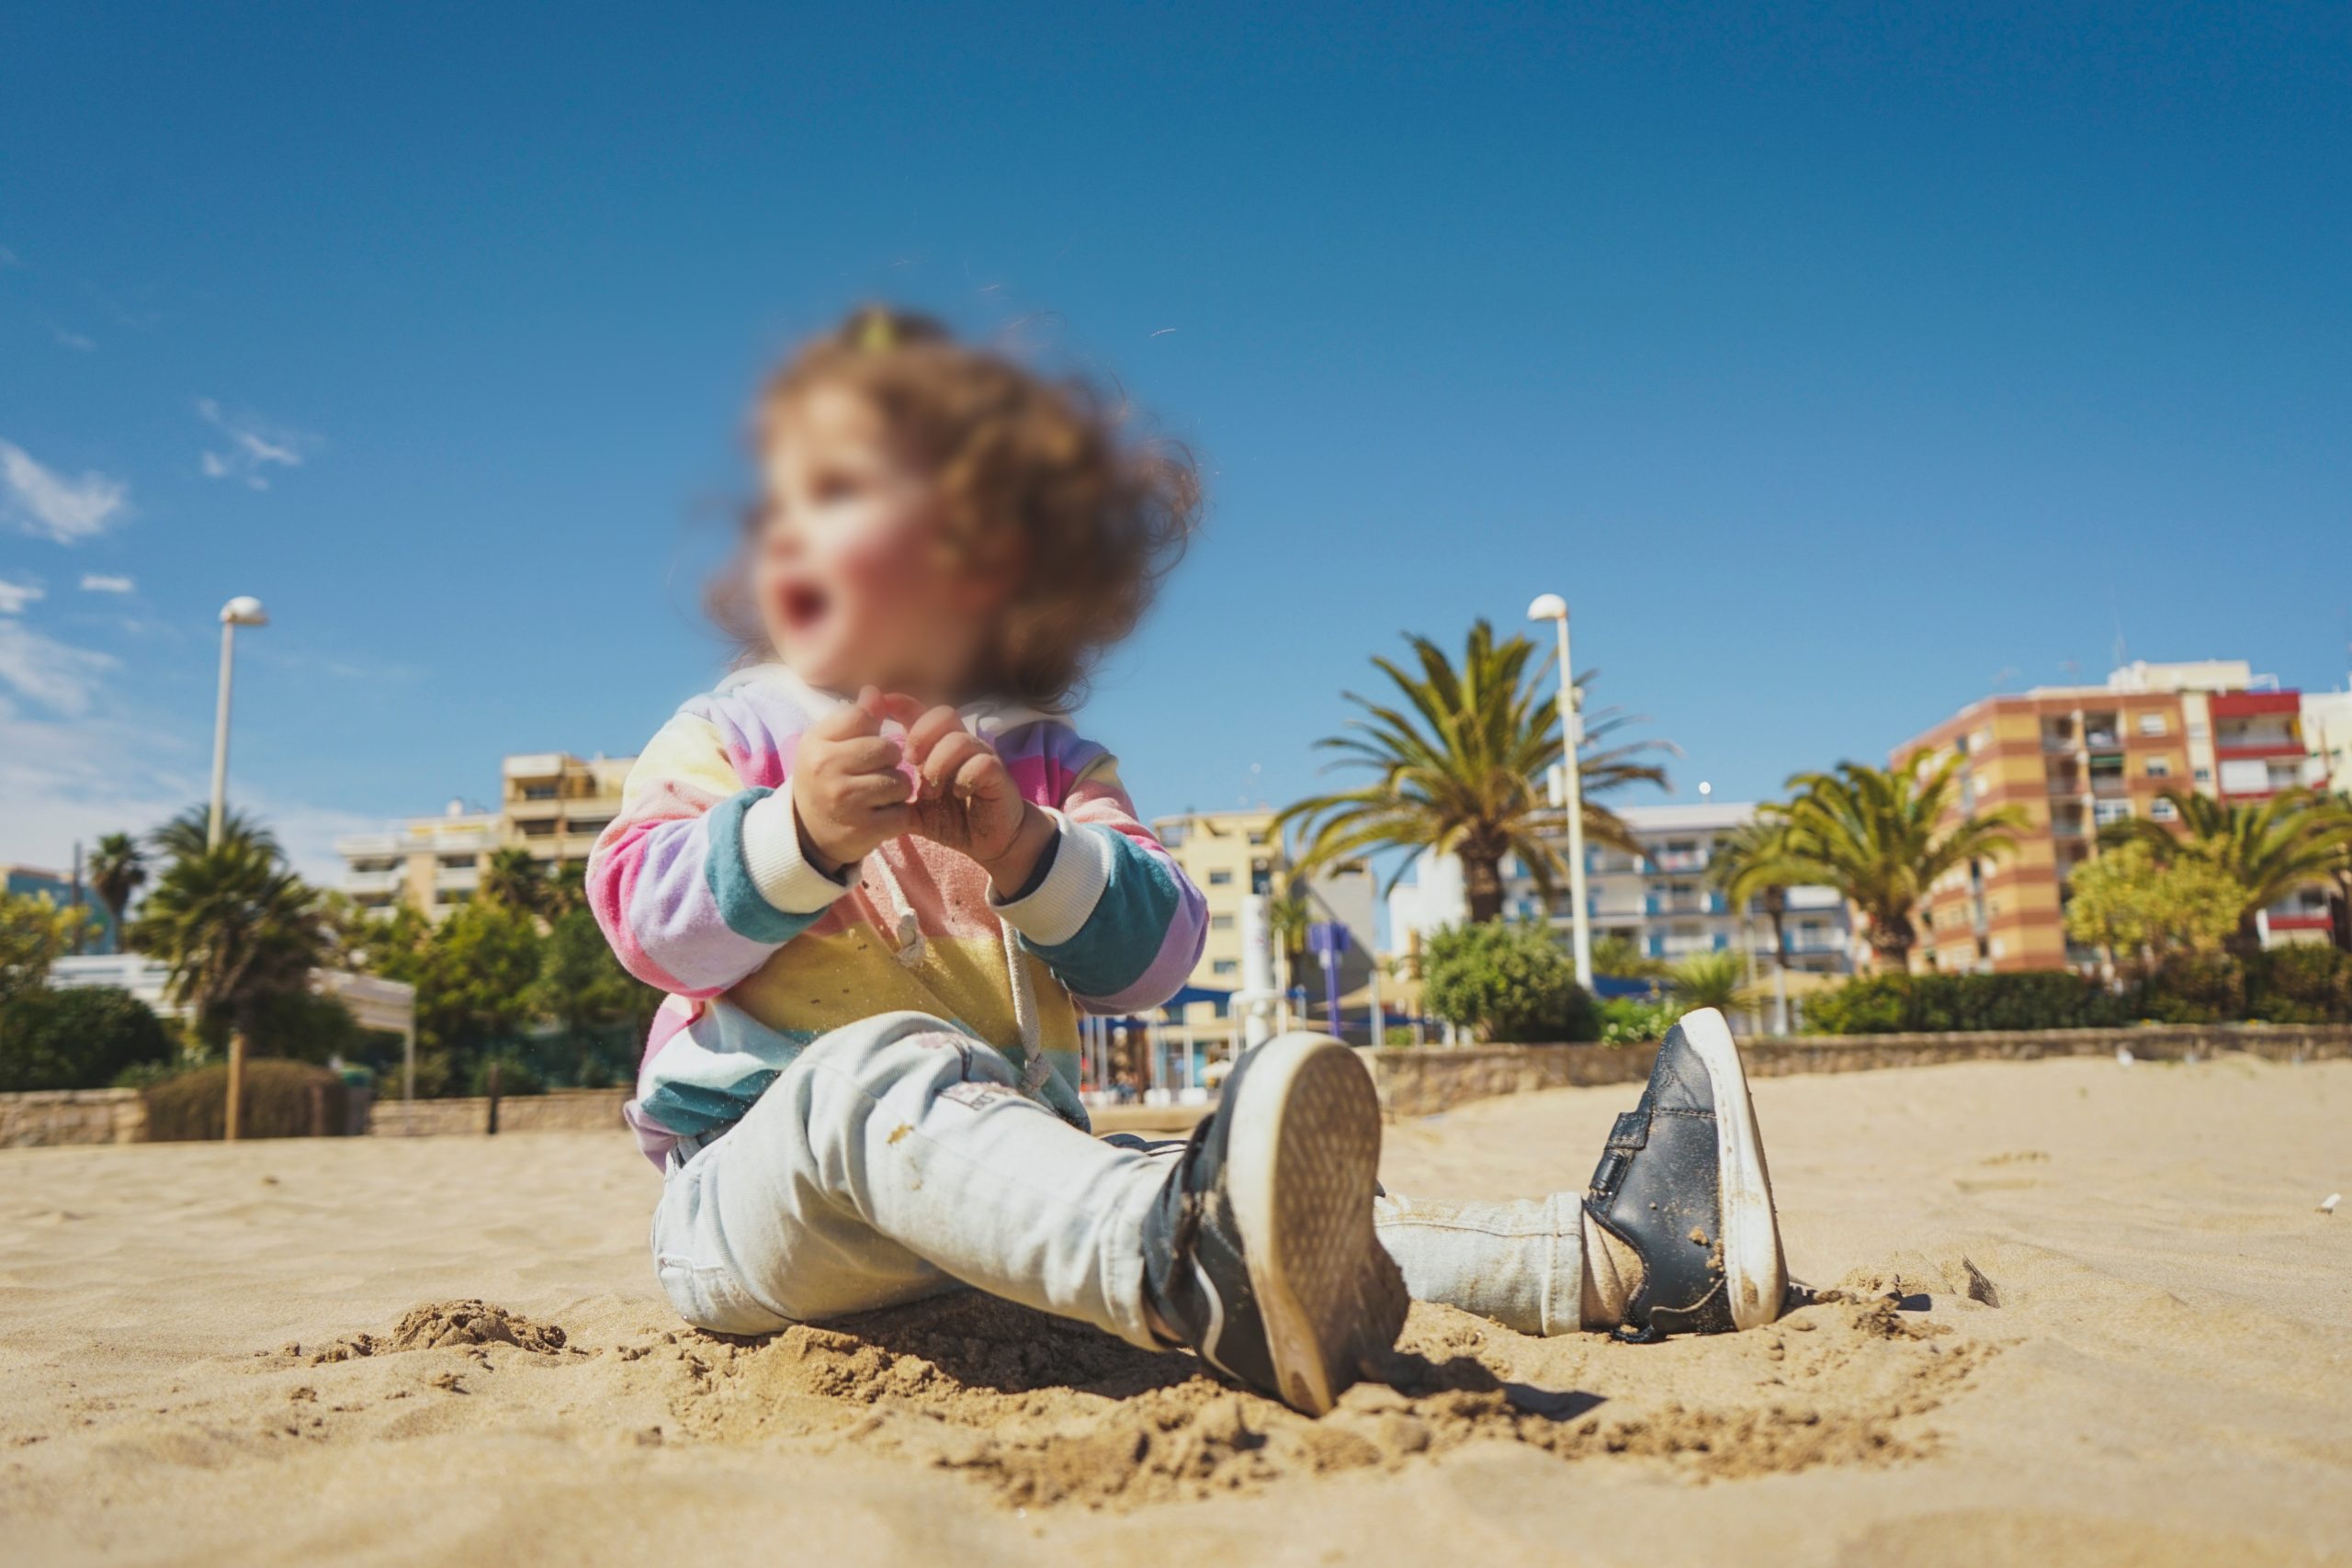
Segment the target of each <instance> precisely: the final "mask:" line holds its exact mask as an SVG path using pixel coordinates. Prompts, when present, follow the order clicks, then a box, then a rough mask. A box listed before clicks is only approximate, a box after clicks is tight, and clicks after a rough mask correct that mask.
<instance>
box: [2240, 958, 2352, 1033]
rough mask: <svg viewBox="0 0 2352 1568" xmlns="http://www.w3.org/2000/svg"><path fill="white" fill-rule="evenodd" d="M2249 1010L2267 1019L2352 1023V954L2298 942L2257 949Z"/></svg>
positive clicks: (2249, 968) (2249, 970)
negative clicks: (2264, 949) (2291, 944)
mask: <svg viewBox="0 0 2352 1568" xmlns="http://www.w3.org/2000/svg"><path fill="white" fill-rule="evenodd" d="M2246 1014H2247V1016H2248V1017H2250V1018H2258V1019H2261V1020H2263V1021H2265V1022H2267V1023H2352V953H2346V952H2343V951H2342V950H2340V949H2338V948H2335V947H2325V946H2322V945H2320V944H2319V943H2316V942H2298V943H2297V944H2296V945H2294V946H2292V947H2278V948H2273V949H2271V950H2270V951H2269V952H2267V953H2256V954H2255V956H2254V957H2253V959H2252V960H2251V961H2250V962H2249V963H2248V964H2247V965H2246Z"/></svg>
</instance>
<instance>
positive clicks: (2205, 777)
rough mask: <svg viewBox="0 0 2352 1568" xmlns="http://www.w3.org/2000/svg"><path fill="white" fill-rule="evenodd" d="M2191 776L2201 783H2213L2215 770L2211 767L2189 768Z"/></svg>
mask: <svg viewBox="0 0 2352 1568" xmlns="http://www.w3.org/2000/svg"><path fill="white" fill-rule="evenodd" d="M2189 776H2190V777H2192V778H2194V779H2195V780H2196V781H2197V782H2198V783H2199V784H2211V783H2212V782H2213V770H2212V769H2211V768H2193V769H2191V770H2189Z"/></svg>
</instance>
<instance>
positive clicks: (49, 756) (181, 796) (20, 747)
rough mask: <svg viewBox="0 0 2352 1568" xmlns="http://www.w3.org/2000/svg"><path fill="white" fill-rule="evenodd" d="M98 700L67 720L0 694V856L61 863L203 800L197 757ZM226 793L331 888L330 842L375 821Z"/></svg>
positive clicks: (336, 865) (336, 860)
mask: <svg viewBox="0 0 2352 1568" xmlns="http://www.w3.org/2000/svg"><path fill="white" fill-rule="evenodd" d="M109 705H110V704H107V702H106V700H105V699H104V698H103V697H101V699H100V706H99V708H98V709H97V710H94V711H93V712H92V713H90V714H87V715H82V716H74V717H71V718H62V719H60V718H46V717H41V716H36V715H34V714H32V713H30V712H28V711H27V710H26V709H25V708H24V707H23V706H22V705H18V704H16V703H12V702H11V701H10V699H9V697H8V695H7V694H6V692H5V691H0V800H5V801H6V802H7V803H8V809H7V810H6V811H0V861H21V862H23V863H27V864H30V865H55V866H63V865H66V864H69V863H71V862H72V860H73V858H74V844H76V843H77V842H78V843H85V844H86V843H89V842H91V841H93V840H96V839H97V838H98V837H99V836H100V835H101V834H105V833H143V832H145V831H147V830H148V829H151V828H157V827H161V826H162V825H163V824H164V822H166V821H167V820H169V819H170V818H173V817H175V816H176V815H178V814H179V813H180V812H182V811H185V810H187V808H188V807H190V806H192V805H195V804H197V803H198V802H200V801H202V800H203V798H204V793H205V778H204V773H203V769H202V763H203V758H202V756H201V755H200V754H199V753H198V750H193V749H191V748H190V747H189V746H187V745H185V744H182V745H175V744H174V743H173V741H172V740H171V739H170V738H169V737H166V736H159V735H158V734H157V733H156V732H155V730H154V728H153V726H151V725H145V724H136V723H132V722H130V720H128V719H127V718H125V717H122V716H118V715H115V714H112V713H108V712H106V711H103V710H104V708H105V707H107V706H109ZM230 792H231V798H232V799H233V800H234V801H235V802H236V804H237V805H238V807H240V808H241V809H244V810H248V811H251V812H253V813H254V815H256V816H258V817H259V818H261V819H262V820H263V821H265V822H267V823H268V824H269V826H270V829H271V830H272V831H273V832H275V833H276V834H277V841H278V842H279V843H280V844H282V845H283V846H285V849H286V854H287V858H288V860H290V861H292V862H293V863H294V868H295V869H296V870H297V871H300V873H301V874H303V875H304V876H307V877H309V878H310V879H311V881H313V882H316V883H320V884H322V885H323V886H332V885H333V884H334V881H335V879H336V878H337V877H338V876H339V875H340V874H341V872H342V864H343V863H342V860H341V858H340V857H339V856H337V855H336V854H335V852H334V840H335V839H336V838H337V837H338V836H340V835H342V834H345V833H361V832H372V831H376V830H378V829H381V828H382V827H383V825H384V824H383V821H382V819H381V818H377V817H368V816H363V815H361V814H360V813H358V812H356V811H338V810H335V809H334V808H333V807H321V806H311V805H308V804H306V803H304V802H301V801H295V800H288V799H285V798H283V797H280V796H277V795H269V794H267V793H266V792H263V791H256V790H253V789H250V788H246V787H242V786H241V784H240V782H239V781H238V780H237V779H236V777H235V776H234V775H233V774H232V776H231V779H230Z"/></svg>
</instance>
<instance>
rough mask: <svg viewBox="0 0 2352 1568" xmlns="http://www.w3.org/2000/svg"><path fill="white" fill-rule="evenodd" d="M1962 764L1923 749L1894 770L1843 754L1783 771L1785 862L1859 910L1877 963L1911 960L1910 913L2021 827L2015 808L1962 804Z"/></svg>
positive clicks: (1887, 965)
mask: <svg viewBox="0 0 2352 1568" xmlns="http://www.w3.org/2000/svg"><path fill="white" fill-rule="evenodd" d="M1959 768H1960V759H1959V758H1958V757H1956V756H1955V757H1949V758H1946V759H1945V760H1944V761H1942V762H1941V763H1938V764H1934V765H1930V764H1929V763H1928V760H1927V756H1926V754H1925V753H1924V752H1923V753H1921V754H1919V755H1917V756H1916V757H1914V758H1912V759H1911V760H1910V761H1908V762H1906V763H1905V764H1904V765H1902V766H1900V767H1894V768H1873V767H1871V766H1869V765H1868V764H1866V763H1862V762H1840V763H1838V767H1837V770H1836V771H1835V772H1833V773H1799V774H1797V775H1796V776H1794V777H1793V778H1792V779H1790V780H1789V788H1790V789H1792V791H1794V792H1795V795H1794V798H1792V800H1790V801H1789V803H1788V804H1787V805H1785V806H1782V807H1776V808H1774V811H1773V817H1774V819H1775V820H1777V821H1779V822H1780V823H1781V824H1783V825H1785V827H1786V829H1787V838H1786V840H1784V849H1785V852H1786V857H1787V858H1786V860H1785V862H1783V863H1782V869H1783V870H1784V871H1785V872H1786V874H1790V875H1792V876H1793V877H1794V878H1795V879H1797V880H1799V881H1802V882H1807V883H1820V884H1824V885H1826V886H1831V887H1835V888H1836V889H1838V892H1840V893H1842V894H1844V895H1845V897H1846V900H1847V902H1849V903H1850V904H1852V905H1853V906H1854V907H1855V908H1857V909H1860V911H1861V913H1862V918H1863V919H1864V921H1865V922H1866V923H1867V925H1868V928H1869V935H1870V943H1871V951H1872V953H1874V954H1875V955H1876V962H1877V964H1878V966H1879V967H1880V968H1882V969H1885V970H1902V969H1907V968H1908V967H1910V961H1911V949H1912V948H1913V947H1914V946H1916V945H1917V942H1918V929H1917V925H1916V924H1915V923H1914V920H1913V916H1914V913H1915V911H1917V908H1918V907H1919V902H1920V900H1921V899H1923V898H1924V897H1927V893H1928V888H1929V887H1930V886H1933V885H1934V884H1935V882H1936V880H1937V879H1938V878H1939V877H1941V876H1942V875H1943V874H1945V873H1946V872H1949V871H1951V870H1952V869H1954V868H1955V867H1958V866H1963V865H1966V864H1967V863H1969V862H1970V861H1972V860H1976V859H1979V858H1982V857H1985V856H1988V855H1992V854H1996V853H1998V852H2003V851H2006V850H2007V849H2010V848H2011V847H2013V846H2014V845H2015V843H2016V841H2017V840H2016V837H2015V834H2016V830H2017V829H2019V828H2021V827H2023V826H2024V825H2025V816H2024V814H2023V813H2022V812H2021V811H2019V810H2018V808H2017V807H2002V808H2001V809H1999V810H1997V811H1991V812H1981V813H1980V812H1963V811H1962V809H1961V808H1960V807H1959V804H1958V801H1957V798H1956V797H1957V795H1958V773H1959ZM1776 874H1777V873H1776Z"/></svg>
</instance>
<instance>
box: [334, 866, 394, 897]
mask: <svg viewBox="0 0 2352 1568" xmlns="http://www.w3.org/2000/svg"><path fill="white" fill-rule="evenodd" d="M407 880H408V877H407V875H406V874H405V873H403V872H401V871H399V870H397V869H395V870H391V871H346V872H345V873H344V874H343V890H344V891H345V893H348V894H350V895H351V896H352V897H354V898H358V897H366V896H368V895H370V894H377V893H384V894H390V893H398V892H399V891H400V890H401V885H402V884H403V883H405V882H406V881H407Z"/></svg>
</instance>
